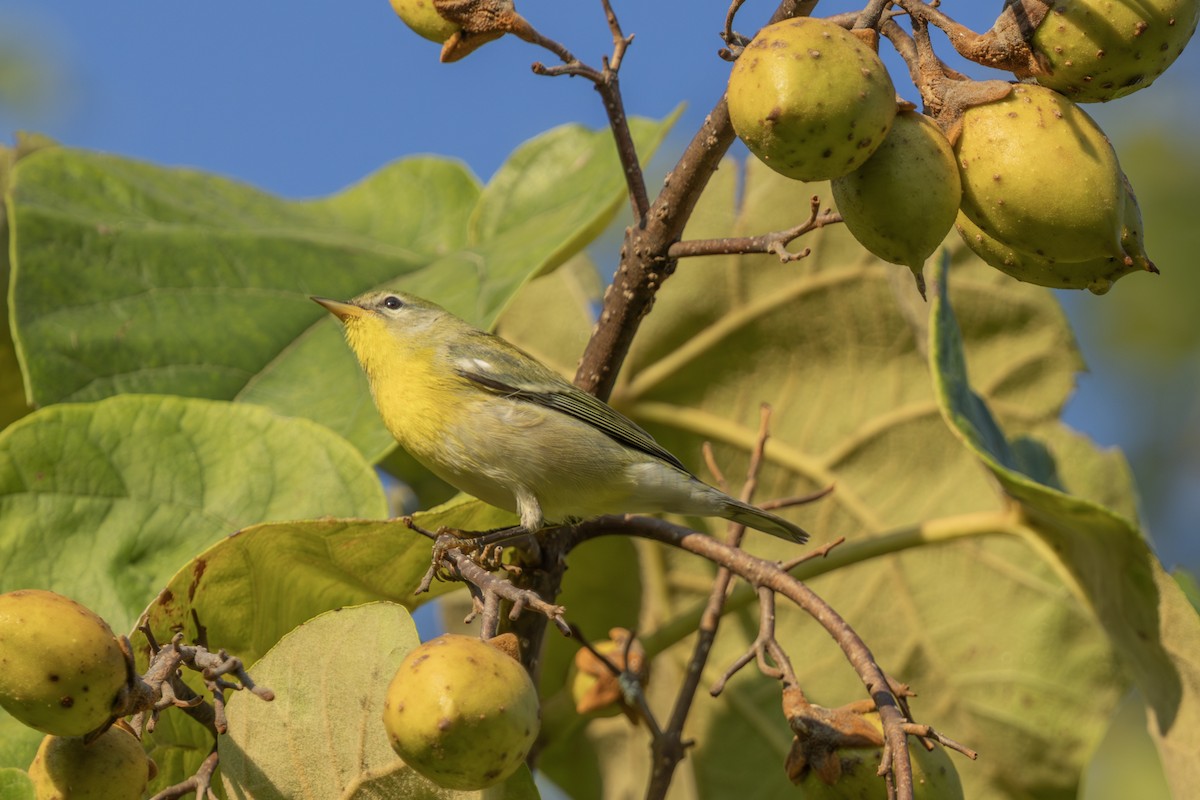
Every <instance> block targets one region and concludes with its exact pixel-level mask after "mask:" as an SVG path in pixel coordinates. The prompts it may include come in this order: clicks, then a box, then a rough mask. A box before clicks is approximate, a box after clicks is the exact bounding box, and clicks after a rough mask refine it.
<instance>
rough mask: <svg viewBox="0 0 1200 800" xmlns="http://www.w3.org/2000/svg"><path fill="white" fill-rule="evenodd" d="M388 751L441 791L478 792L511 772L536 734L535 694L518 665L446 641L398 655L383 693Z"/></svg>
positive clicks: (486, 649) (477, 647) (483, 646)
mask: <svg viewBox="0 0 1200 800" xmlns="http://www.w3.org/2000/svg"><path fill="white" fill-rule="evenodd" d="M383 725H384V727H385V728H386V729H387V732H388V738H389V739H390V740H391V743H392V749H394V750H395V751H396V753H398V754H399V756H400V757H401V758H402V759H404V762H405V763H406V764H408V765H409V766H410V767H412V768H413V769H414V770H416V771H417V772H419V773H421V774H422V775H424V776H425V777H426V778H428V779H429V780H431V781H433V782H434V783H436V784H438V785H439V786H443V787H445V788H448V789H459V790H467V791H470V790H475V789H483V788H485V787H488V786H491V785H493V784H496V783H499V782H500V781H502V780H504V779H505V778H507V777H508V776H509V775H512V774H513V773H514V772H516V770H517V768H518V767H520V766H521V764H522V763H524V761H525V756H526V755H528V754H529V750H530V748H531V747H532V746H533V742H534V739H536V738H537V733H538V699H537V690H536V689H535V688H534V686H533V681H531V680H530V679H529V675H528V673H526V672H525V670H524V668H523V667H522V666H521V664H520V663H519V662H517V661H516V660H515V659H513V658H511V657H510V656H508V655H505V654H504V653H502V652H500V651H499V650H497V649H496V648H494V647H492V646H491V645H489V644H487V643H486V642H481V641H480V640H479V639H476V638H473V637H470V636H459V635H456V634H446V635H444V636H439V637H438V638H436V639H431V640H430V641H428V642H426V643H425V644H422V645H421V646H420V647H417V648H416V649H414V650H413V651H412V652H411V653H409V654H408V655H407V656H405V658H404V661H402V662H401V664H400V667H399V669H398V670H397V671H396V675H395V677H394V678H392V682H391V685H389V686H388V690H387V700H386V701H385V703H384V708H383Z"/></svg>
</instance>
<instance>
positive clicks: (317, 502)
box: [0, 395, 387, 766]
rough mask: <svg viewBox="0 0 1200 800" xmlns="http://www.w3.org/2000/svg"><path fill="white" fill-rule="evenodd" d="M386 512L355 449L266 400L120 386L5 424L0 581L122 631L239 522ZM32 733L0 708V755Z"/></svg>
mask: <svg viewBox="0 0 1200 800" xmlns="http://www.w3.org/2000/svg"><path fill="white" fill-rule="evenodd" d="M386 514H387V504H386V501H385V499H384V496H383V491H382V488H381V487H380V485H379V480H378V478H377V476H376V474H375V472H374V470H373V469H371V467H370V465H369V464H367V463H366V462H365V461H364V460H363V458H362V456H361V454H360V453H359V452H358V451H357V450H356V449H355V448H354V447H352V446H351V445H350V444H349V443H348V442H346V441H345V440H344V439H342V438H340V437H338V436H336V435H334V434H333V433H332V432H330V431H329V430H327V429H325V428H323V427H322V426H320V425H317V424H316V423H313V422H310V421H308V420H304V419H296V418H291V417H281V416H279V415H277V414H274V413H272V412H271V411H269V410H267V409H265V408H259V407H255V406H250V405H240V404H234V403H224V402H218V401H211V400H200V399H189V398H182V397H163V396H156V395H123V396H119V397H113V398H109V399H107V400H102V401H99V402H96V403H68V404H60V405H55V406H51V407H49V408H45V409H42V410H40V411H36V412H34V413H33V414H30V415H29V416H27V417H25V418H23V419H21V420H19V421H18V422H16V423H14V424H12V425H10V426H9V427H8V428H6V429H5V430H3V431H2V432H0V563H2V564H3V565H4V568H3V569H2V570H0V591H9V590H12V589H18V588H27V587H37V588H41V589H50V590H53V591H57V592H60V593H61V594H65V595H67V596H69V597H72V598H74V599H76V600H78V601H80V602H82V603H84V604H85V605H87V606H88V607H90V608H91V609H92V610H94V611H96V613H98V614H100V615H101V616H102V617H104V618H105V619H106V620H107V621H108V622H109V624H110V625H112V627H113V629H114V630H116V631H118V632H124V631H128V630H129V629H130V628H131V626H132V624H133V620H134V619H135V618H136V617H137V615H138V614H139V613H140V612H141V610H142V609H143V608H144V607H145V606H146V604H147V603H148V602H149V601H150V600H151V598H153V597H154V595H155V593H156V592H158V590H159V589H160V588H162V586H164V585H165V584H166V583H167V581H168V579H170V577H171V575H173V574H174V573H175V572H176V570H178V569H179V567H180V565H182V564H186V563H188V562H189V561H190V560H191V559H192V558H193V557H194V556H195V554H196V553H197V552H199V551H201V550H203V549H204V548H205V547H206V546H207V545H210V544H212V543H213V542H216V541H217V540H218V539H220V538H221V537H224V536H228V535H229V534H231V533H233V532H235V531H237V530H238V529H239V528H241V527H243V526H248V525H253V524H256V523H260V522H265V521H270V520H284V519H297V518H299V519H303V518H314V517H321V516H325V515H337V516H344V517H383V516H385V515H386ZM232 607H233V608H236V609H241V610H242V611H246V610H247V609H248V606H246V605H244V604H236V603H235V604H234V605H233V606H232ZM252 616H253V615H252ZM164 637H165V639H169V638H170V633H169V632H165V633H164ZM40 738H41V734H39V733H37V732H36V731H32V730H31V729H28V728H25V727H24V726H22V725H20V724H19V723H17V722H15V721H14V720H13V719H12V718H11V717H9V716H8V715H7V714H4V713H0V764H4V765H11V766H26V765H28V763H29V759H30V758H32V756H33V751H34V749H35V748H36V746H37V742H38V740H39V739H40Z"/></svg>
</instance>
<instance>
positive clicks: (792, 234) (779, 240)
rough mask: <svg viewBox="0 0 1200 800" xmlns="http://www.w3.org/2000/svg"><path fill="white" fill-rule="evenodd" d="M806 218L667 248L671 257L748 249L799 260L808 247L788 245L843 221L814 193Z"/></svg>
mask: <svg viewBox="0 0 1200 800" xmlns="http://www.w3.org/2000/svg"><path fill="white" fill-rule="evenodd" d="M809 208H810V210H809V215H808V219H806V220H804V222H801V223H800V224H799V225H796V226H795V227H792V228H788V229H787V230H783V231H773V232H771V233H764V234H761V235H759V236H739V237H730V238H725V239H692V240H689V241H684V242H675V243H674V244H672V245H671V246H670V247H669V248H667V255H668V256H669V257H670V258H674V259H679V258H692V257H695V256H718V255H744V254H747V253H773V254H775V255H777V256H779V260H780V261H783V262H785V263H786V262H789V261H798V260H800V259H802V258H804V257H806V256H807V255H808V254H809V252H810V250H809V249H808V248H807V247H806V248H804V249H803V250H802V251H800V252H798V253H793V252H790V251H789V250H788V249H787V246H788V244H789V243H791V242H792V241H794V240H796V239H798V238H800V237H801V236H803V235H804V234H806V233H810V232H811V231H814V230H817V229H818V228H823V227H825V226H826V225H832V224H834V223H837V222H841V221H842V215H841V214H839V213H837V212H836V211H831V210H826V211H824V212H822V211H821V198H820V197H818V196H816V195H813V197H812V200H811V202H810V203H809Z"/></svg>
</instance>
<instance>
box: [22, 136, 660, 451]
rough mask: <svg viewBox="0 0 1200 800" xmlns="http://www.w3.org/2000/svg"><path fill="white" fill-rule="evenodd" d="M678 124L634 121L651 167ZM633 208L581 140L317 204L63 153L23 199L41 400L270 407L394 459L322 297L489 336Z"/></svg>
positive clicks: (31, 337) (418, 168)
mask: <svg viewBox="0 0 1200 800" xmlns="http://www.w3.org/2000/svg"><path fill="white" fill-rule="evenodd" d="M669 125H670V120H668V121H667V122H664V123H651V122H647V121H644V120H635V121H633V126H632V127H633V131H634V134H635V139H636V141H637V143H638V145H639V146H640V148H641V151H642V152H643V153H644V154H646V155H647V156H648V155H649V153H650V152H652V151H653V150H654V147H655V146H656V145H657V143H658V141H659V140H660V139H661V137H662V136H663V135H664V133H665V131H666V130H667V128H668V127H669ZM623 196H624V182H623V179H622V174H621V171H620V169H619V166H618V164H617V160H616V152H615V149H614V147H613V144H612V137H611V134H610V133H609V132H608V131H606V130H604V131H588V130H585V129H582V128H580V127H577V126H568V127H563V128H559V129H556V130H554V131H551V132H549V133H547V134H544V135H542V136H540V137H538V138H536V139H534V140H532V141H530V142H529V143H527V144H525V145H524V146H522V147H521V148H519V149H518V150H517V151H516V152H515V153H514V154H513V156H512V157H511V158H510V160H509V161H508V162H507V163H506V164H505V165H504V166H502V167H501V168H500V170H499V171H498V172H497V173H496V175H495V176H494V177H493V179H492V181H491V183H489V184H488V185H487V186H484V187H481V186H480V185H479V184H478V182H477V181H476V180H475V178H474V177H472V176H471V175H470V174H469V173H467V171H466V170H465V169H464V168H463V167H462V166H461V165H460V164H459V163H457V162H453V161H449V160H446V159H439V158H429V157H423V158H412V159H406V160H403V161H398V162H396V163H394V164H392V165H390V166H388V167H385V168H384V169H382V170H380V171H379V172H377V173H375V174H374V175H372V176H370V177H369V178H367V179H365V180H364V181H362V182H361V183H359V184H357V185H355V186H352V187H350V188H349V189H346V190H345V191H343V192H340V193H338V194H336V195H333V196H331V197H329V198H325V199H321V200H315V201H303V202H292V201H286V200H282V199H280V198H277V197H273V196H271V195H268V194H266V193H263V192H260V191H258V190H255V189H252V188H250V187H247V186H244V185H242V184H238V183H235V182H233V181H228V180H225V179H222V178H218V177H215V176H213V175H208V174H203V173H197V172H193V171H189V170H180V169H167V168H163V167H158V166H152V165H149V164H144V163H140V162H135V161H131V160H128V159H122V158H118V157H114V156H108V155H101V154H96V153H89V152H82V151H77V150H69V149H65V148H50V149H47V150H43V151H41V152H38V153H36V154H34V155H32V156H30V157H28V158H25V159H22V160H21V161H20V162H18V164H17V165H16V167H15V168H14V169H13V171H12V175H11V186H10V192H9V195H8V198H7V205H8V216H9V222H10V225H11V230H12V237H13V248H12V252H13V254H14V258H13V264H12V273H13V275H12V280H13V288H12V293H11V297H12V308H13V314H14V323H15V324H14V328H15V331H16V347H17V353H18V354H19V356H20V358H21V363H22V365H23V368H24V373H25V378H26V387H27V392H28V394H29V396H30V397H31V399H32V400H33V402H34V403H36V404H38V405H44V404H47V403H52V402H61V401H64V400H94V399H99V398H101V397H106V396H109V395H112V394H117V393H122V392H147V393H149V392H154V393H171V394H180V395H189V396H199V397H208V398H215V399H238V400H242V401H248V402H254V403H260V404H264V405H267V406H269V407H271V408H273V409H275V410H277V411H280V412H282V413H285V414H289V415H296V416H305V417H308V418H310V419H314V420H317V421H319V422H321V423H322V424H325V425H326V426H327V427H330V428H332V429H333V430H335V431H337V432H338V433H341V434H342V435H343V436H345V437H346V438H348V439H350V440H351V441H352V442H354V443H355V445H356V446H358V447H359V449H361V450H362V451H363V452H364V454H366V455H367V456H368V457H369V458H370V459H371V460H377V459H378V458H379V457H380V456H381V455H383V453H385V452H386V451H387V450H388V449H390V448H391V447H392V446H393V442H392V439H391V437H390V436H389V435H388V433H387V432H386V431H385V430H384V428H383V426H382V425H381V423H380V422H379V420H378V417H377V415H376V414H375V412H374V410H373V409H372V408H371V404H370V399H369V396H368V394H367V392H366V391H365V381H364V379H363V378H362V376H361V375H360V373H359V369H358V367H357V365H356V364H355V363H354V361H353V359H352V358H351V357H350V356H349V354H348V352H347V350H346V348H345V346H344V344H343V343H342V342H341V336H340V332H339V326H338V324H337V323H336V321H335V320H333V318H332V317H330V316H329V315H328V314H326V313H325V312H324V311H323V310H322V309H320V308H319V307H317V306H316V305H314V304H313V303H311V302H309V301H308V296H309V295H312V294H317V295H325V296H332V297H338V298H347V297H350V296H352V295H355V294H358V293H359V292H362V291H364V290H366V289H369V288H372V287H376V286H379V285H381V284H386V285H388V286H395V287H397V288H400V289H404V290H407V291H411V292H414V293H416V294H420V295H424V296H427V297H429V298H431V299H434V300H437V301H438V302H441V303H443V304H444V305H446V306H447V307H448V308H450V309H451V310H453V311H454V312H456V313H458V314H460V315H462V316H464V317H466V318H467V319H470V320H471V321H473V322H475V323H477V324H479V325H481V326H484V327H487V326H490V325H491V324H492V322H493V321H494V320H495V318H496V315H497V314H498V313H499V312H500V311H501V310H502V309H503V308H504V307H505V305H506V304H507V303H508V301H509V300H510V298H511V297H512V294H513V292H515V291H516V289H517V288H518V287H519V286H521V284H522V283H524V282H525V281H526V280H527V279H529V278H530V277H531V276H534V275H537V274H540V273H542V272H545V271H548V270H550V269H553V268H554V267H556V266H557V265H559V264H561V263H562V262H563V261H564V260H566V259H567V258H569V257H570V256H571V255H572V254H573V253H574V252H576V251H578V250H579V249H580V248H582V247H583V246H584V245H585V244H586V243H587V242H588V241H589V240H590V239H591V238H592V237H593V236H595V235H596V234H597V233H598V232H599V231H600V230H601V229H602V228H603V226H604V225H605V224H606V222H607V221H608V220H609V219H610V218H611V217H612V215H613V213H614V212H615V211H616V209H617V208H618V206H619V204H620V202H621V200H622V197H623Z"/></svg>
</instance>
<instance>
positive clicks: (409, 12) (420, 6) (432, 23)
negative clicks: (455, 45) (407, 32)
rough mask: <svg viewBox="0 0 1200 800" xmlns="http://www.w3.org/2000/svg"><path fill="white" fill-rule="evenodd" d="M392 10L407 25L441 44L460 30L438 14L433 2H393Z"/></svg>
mask: <svg viewBox="0 0 1200 800" xmlns="http://www.w3.org/2000/svg"><path fill="white" fill-rule="evenodd" d="M392 10H393V11H395V12H396V16H398V17H400V19H402V20H404V24H405V25H407V26H408V27H410V28H412V29H413V30H414V31H416V32H417V33H419V34H420V35H421V36H424V37H425V38H426V39H429V40H430V41H433V42H437V43H439V44H441V43H442V42H444V41H446V40H447V39H449V38H450V35H451V34H453V33H454V32H455V31H457V30H458V25H456V24H455V23H453V22H451V21H450V20H448V19H446V18H445V17H443V16H442V15H441V14H439V13H438V12H437V9H436V8H434V6H433V0H392Z"/></svg>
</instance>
